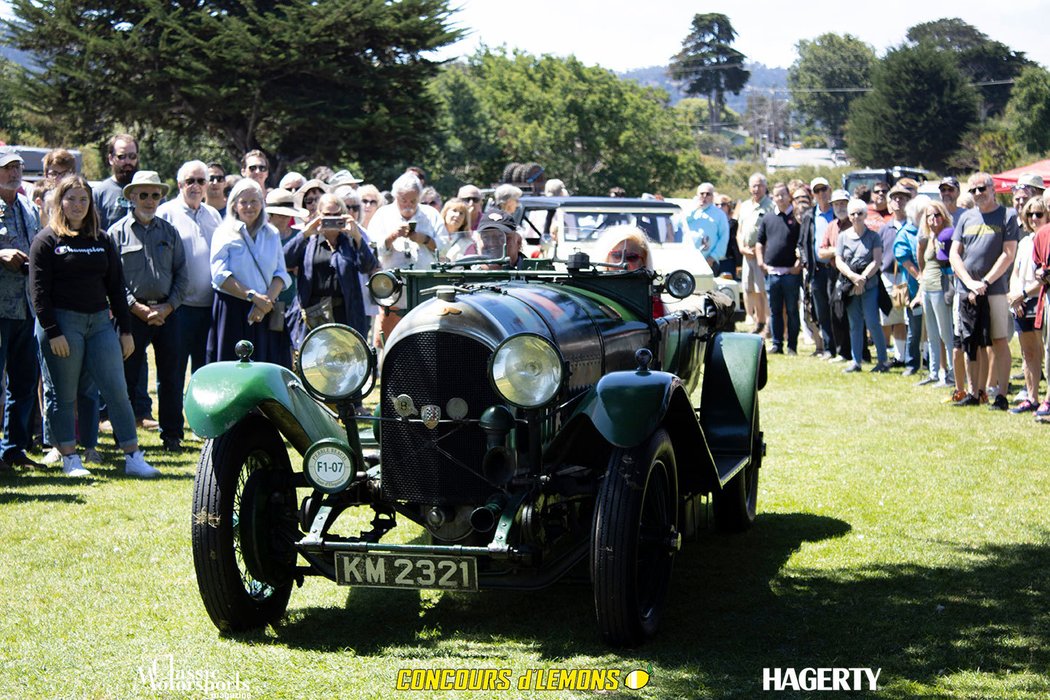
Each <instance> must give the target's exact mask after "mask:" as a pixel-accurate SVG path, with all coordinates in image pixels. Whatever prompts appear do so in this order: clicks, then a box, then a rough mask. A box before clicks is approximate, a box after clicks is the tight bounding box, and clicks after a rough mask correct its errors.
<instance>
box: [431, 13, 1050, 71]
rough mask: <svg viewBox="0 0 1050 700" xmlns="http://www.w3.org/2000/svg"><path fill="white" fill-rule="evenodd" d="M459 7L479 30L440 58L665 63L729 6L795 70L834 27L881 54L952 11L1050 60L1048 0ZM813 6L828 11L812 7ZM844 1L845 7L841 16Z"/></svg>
mask: <svg viewBox="0 0 1050 700" xmlns="http://www.w3.org/2000/svg"><path fill="white" fill-rule="evenodd" d="M451 5H452V7H454V8H459V11H458V12H456V13H455V14H454V15H453V22H454V23H455V24H456V25H457V26H459V27H461V28H464V29H467V30H469V31H470V32H471V33H470V34H469V35H468V36H467V37H466V38H465V39H463V40H461V41H460V42H458V43H456V44H454V45H452V46H451V47H448V48H446V49H445V50H443V51H441V52H440V53H439V54H438V57H439V58H442V59H448V58H455V57H457V56H463V55H467V56H469V55H470V54H472V53H474V51H475V50H476V49H477V48H478V46H479V45H481V44H485V45H487V46H490V47H498V46H501V45H506V47H507V48H508V49H514V48H519V49H522V50H524V51H526V52H528V53H531V54H536V55H539V54H554V55H558V56H567V55H569V54H574V55H575V56H576V57H577V58H578V59H580V60H581V61H583V62H584V63H585V64H588V65H600V66H603V67H605V68H609V69H612V70H615V71H626V70H629V69H632V68H645V67H648V66H657V65H666V64H667V62H668V59H669V58H670V57H671V56H672V55H673V54H674V53H676V52H677V51H678V50H679V49H680V48H681V45H682V39H684V38H685V36H686V35H687V34H688V33H689V29H690V27H689V23H690V22H691V21H692V18H693V15H694V14H696V13H698V12H721V13H722V14H724V15H726V16H727V17H729V20H730V21H731V22H732V24H733V28H734V29H735V30H736V32H737V40H736V42H735V44H734V47H735V48H736V49H737V50H739V51H741V52H742V53H743V54H744V55H745V56H747V58H748V60H749V61H755V62H758V63H764V64H765V65H767V66H769V67H771V68H778V67H779V68H787V67H788V66H790V65H791V64H792V63H793V62H794V61H795V58H796V57H797V54H796V52H795V44H796V43H797V42H798V40H799V39H813V38H816V37H817V36H820V35H821V34H824V33H827V32H835V33H843V34H844V33H849V34H853V35H854V36H856V37H858V38H860V39H862V40H863V41H865V42H867V43H869V44H871V45H872V46H873V47H874V48H875V50H876V52H877V53H878V55H880V56H881V55H883V54H884V53H885V51H886V49H888V48H890V47H892V46H895V45H898V44H900V43H901V42H902V41H903V40H904V34H905V32H906V31H907V30H908V27H911V26H913V25H916V24H919V23H921V22H928V21H930V20H935V19H941V18H943V17H959V18H961V19H963V20H964V21H966V22H969V23H970V24H972V25H973V26H975V27H977V28H978V29H979V30H981V31H982V32H984V33H985V34H986V35H988V36H989V37H990V38H991V39H994V40H996V41H1000V42H1002V43H1004V44H1006V45H1007V46H1010V47H1011V48H1012V49H1014V50H1015V51H1024V52H1025V53H1026V55H1027V56H1028V58H1030V59H1031V60H1033V61H1035V62H1036V63H1040V64H1042V65H1044V66H1050V34H1048V31H1047V25H1046V16H1045V11H1046V0H1010V1H1009V2H1007V3H1004V4H1003V5H999V4H998V3H992V2H987V1H982V2H975V1H974V0H956V1H955V2H950V3H937V2H928V3H918V4H916V3H915V2H914V1H912V2H905V1H902V0H883V1H882V2H873V3H863V4H862V5H861V6H859V7H863V8H865V9H863V10H860V9H857V7H858V6H854V5H853V4H852V3H849V2H840V3H832V2H821V3H787V2H776V3H772V2H755V1H753V2H750V3H748V2H744V3H741V2H720V1H718V2H711V1H707V2H703V3H692V2H685V1H684V0H647V1H645V2H623V1H622V0H598V1H595V0H560V1H552V0H529V1H528V2H520V3H508V2H501V1H499V0H451ZM814 7H820V8H823V10H824V11H822V12H819V13H818V12H812V11H810V8H814ZM835 7H837V8H839V10H838V11H835V12H832V11H831V8H835ZM792 8H799V9H792ZM867 8H873V9H870V10H869V9H867Z"/></svg>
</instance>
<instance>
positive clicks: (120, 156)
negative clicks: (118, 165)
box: [113, 153, 139, 160]
mask: <svg viewBox="0 0 1050 700" xmlns="http://www.w3.org/2000/svg"><path fill="white" fill-rule="evenodd" d="M138 159H139V154H138V153H114V154H113V160H138Z"/></svg>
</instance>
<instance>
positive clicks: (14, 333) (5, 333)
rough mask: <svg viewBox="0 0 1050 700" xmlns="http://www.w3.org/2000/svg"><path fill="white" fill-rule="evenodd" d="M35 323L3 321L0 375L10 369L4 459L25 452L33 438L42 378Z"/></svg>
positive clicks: (0, 452)
mask: <svg viewBox="0 0 1050 700" xmlns="http://www.w3.org/2000/svg"><path fill="white" fill-rule="evenodd" d="M33 323H34V322H33V319H32V318H25V319H21V320H19V319H13V318H0V375H3V373H4V367H5V365H6V367H7V369H8V372H7V394H6V397H5V400H4V439H3V440H2V441H0V456H2V457H4V458H7V457H13V456H15V455H18V454H20V453H23V452H25V451H26V449H27V448H28V447H29V444H30V443H31V442H32V439H33V431H32V427H31V426H30V425H29V421H30V417H31V416H32V414H33V404H34V403H35V402H36V385H37V378H38V377H39V376H40V365H39V363H38V360H37V355H36V347H37V346H36V338H34V337H33Z"/></svg>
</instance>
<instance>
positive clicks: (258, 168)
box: [248, 165, 270, 173]
mask: <svg viewBox="0 0 1050 700" xmlns="http://www.w3.org/2000/svg"><path fill="white" fill-rule="evenodd" d="M269 169H270V168H269V166H266V165H249V166H248V171H249V172H253V173H265V172H266V171H267V170H269Z"/></svg>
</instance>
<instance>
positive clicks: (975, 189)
mask: <svg viewBox="0 0 1050 700" xmlns="http://www.w3.org/2000/svg"><path fill="white" fill-rule="evenodd" d="M986 189H988V185H978V186H977V187H971V188H970V189H968V190H966V191H967V192H969V193H970V194H981V193H983V192H984V191H985V190H986Z"/></svg>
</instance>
